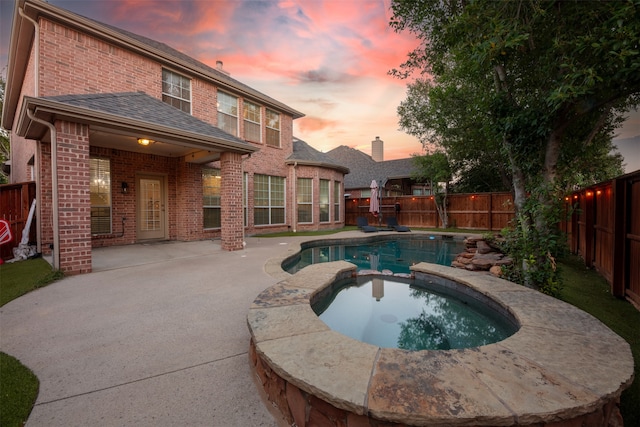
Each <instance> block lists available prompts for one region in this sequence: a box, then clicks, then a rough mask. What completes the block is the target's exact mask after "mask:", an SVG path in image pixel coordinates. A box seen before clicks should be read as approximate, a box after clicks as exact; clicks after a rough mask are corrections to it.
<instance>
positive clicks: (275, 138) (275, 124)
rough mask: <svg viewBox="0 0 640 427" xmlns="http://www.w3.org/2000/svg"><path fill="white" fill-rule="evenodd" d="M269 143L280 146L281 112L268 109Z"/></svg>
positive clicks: (272, 145)
mask: <svg viewBox="0 0 640 427" xmlns="http://www.w3.org/2000/svg"><path fill="white" fill-rule="evenodd" d="M266 128H267V145H269V146H271V147H280V113H276V112H275V111H272V110H269V109H267V123H266Z"/></svg>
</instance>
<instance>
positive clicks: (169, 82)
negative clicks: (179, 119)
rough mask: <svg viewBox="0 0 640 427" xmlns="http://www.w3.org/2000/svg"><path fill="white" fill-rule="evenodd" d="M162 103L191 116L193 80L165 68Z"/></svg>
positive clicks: (163, 72) (163, 71)
mask: <svg viewBox="0 0 640 427" xmlns="http://www.w3.org/2000/svg"><path fill="white" fill-rule="evenodd" d="M162 101H163V102H166V103H167V104H169V105H171V106H173V107H176V108H178V109H180V110H182V111H184V112H185V113H189V114H191V80H190V79H188V78H187V77H185V76H182V75H180V74H177V73H174V72H173V71H169V70H167V69H164V68H163V69H162Z"/></svg>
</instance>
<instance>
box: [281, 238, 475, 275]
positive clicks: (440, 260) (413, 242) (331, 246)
mask: <svg viewBox="0 0 640 427" xmlns="http://www.w3.org/2000/svg"><path fill="white" fill-rule="evenodd" d="M463 251H464V242H463V240H462V238H455V239H454V238H453V237H452V236H447V235H443V236H440V235H438V236H433V235H413V236H402V237H399V236H396V235H393V234H391V235H388V234H387V235H382V236H376V237H375V238H370V239H366V240H364V241H362V240H361V241H359V242H354V241H348V242H345V241H344V240H339V241H335V240H325V241H319V242H318V241H316V242H309V243H306V244H303V245H302V250H301V251H300V252H299V253H298V254H296V255H295V256H293V257H290V258H288V259H286V260H285V262H283V264H282V269H283V270H285V271H287V272H288V273H291V274H294V273H296V272H298V271H300V270H302V269H303V268H304V267H306V266H308V265H311V264H319V263H322V262H332V261H348V262H350V263H352V264H355V265H356V266H357V269H358V271H360V270H374V271H383V270H389V271H391V272H393V273H394V274H398V273H404V274H409V273H410V272H411V271H410V269H409V267H411V266H412V265H415V264H418V263H420V262H429V263H433V264H440V265H447V266H448V265H451V261H453V259H454V258H455V257H456V255H458V254H459V253H460V252H463Z"/></svg>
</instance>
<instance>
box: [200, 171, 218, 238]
mask: <svg viewBox="0 0 640 427" xmlns="http://www.w3.org/2000/svg"><path fill="white" fill-rule="evenodd" d="M221 185H222V177H221V176H220V170H219V169H213V168H202V211H203V213H202V223H203V224H202V225H203V228H204V229H211V228H220V226H221V218H222V217H221V215H220V195H221V194H222V191H221V189H222V186H221Z"/></svg>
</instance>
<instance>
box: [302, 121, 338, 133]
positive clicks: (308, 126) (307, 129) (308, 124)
mask: <svg viewBox="0 0 640 427" xmlns="http://www.w3.org/2000/svg"><path fill="white" fill-rule="evenodd" d="M337 124H338V122H337V121H335V120H328V119H323V118H320V117H303V118H301V119H298V120H296V126H297V128H298V129H299V130H300V132H301V133H303V134H306V133H312V132H318V131H321V130H327V129H331V128H335V127H336V125H337Z"/></svg>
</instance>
